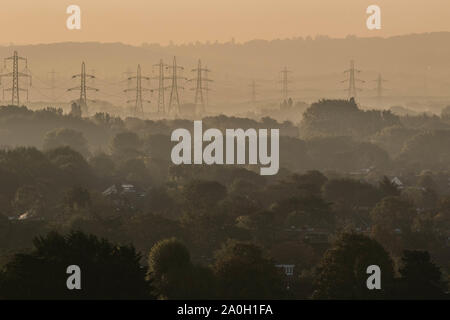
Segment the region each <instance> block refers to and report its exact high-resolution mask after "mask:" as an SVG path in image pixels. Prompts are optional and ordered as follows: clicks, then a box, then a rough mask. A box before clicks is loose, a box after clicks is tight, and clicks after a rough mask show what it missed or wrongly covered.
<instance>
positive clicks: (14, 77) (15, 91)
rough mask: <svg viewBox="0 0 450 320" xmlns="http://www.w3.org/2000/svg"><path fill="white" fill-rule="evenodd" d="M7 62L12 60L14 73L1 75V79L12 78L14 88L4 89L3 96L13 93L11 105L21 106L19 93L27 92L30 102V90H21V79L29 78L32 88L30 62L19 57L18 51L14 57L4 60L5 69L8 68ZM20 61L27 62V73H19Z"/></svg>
mask: <svg viewBox="0 0 450 320" xmlns="http://www.w3.org/2000/svg"><path fill="white" fill-rule="evenodd" d="M7 60H12V64H13V71H12V72H9V73H4V74H1V75H0V78H2V77H12V87H11V88H6V89H3V95H4V91H11V92H12V96H11V105H13V106H19V104H20V99H19V98H20V96H19V92H20V91H26V93H27V100H28V89H22V88H19V78H20V77H28V78H29V79H30V86H31V75H29V74H27V73H28V60H27V59H26V58H23V57H19V55H18V54H17V51H14V55H13V56H11V57H8V58H5V60H4V64H5V68H6V61H7ZM19 60H23V61H25V70H27V73H23V72H19Z"/></svg>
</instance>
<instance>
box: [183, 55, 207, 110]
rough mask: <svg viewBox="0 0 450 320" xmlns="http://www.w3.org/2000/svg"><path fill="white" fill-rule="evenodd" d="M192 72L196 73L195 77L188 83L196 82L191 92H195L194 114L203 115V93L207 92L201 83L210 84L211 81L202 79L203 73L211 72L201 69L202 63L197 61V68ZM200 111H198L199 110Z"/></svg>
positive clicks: (205, 78)
mask: <svg viewBox="0 0 450 320" xmlns="http://www.w3.org/2000/svg"><path fill="white" fill-rule="evenodd" d="M191 71H192V72H197V77H196V78H192V79H189V81H194V80H195V81H196V82H197V86H196V88H195V89H194V88H192V89H191V90H195V102H194V103H195V109H196V113H199V114H203V113H204V112H205V101H204V99H203V91H205V92H206V91H208V90H209V89H208V87H207V86H203V82H205V83H207V82H211V81H212V80H210V79H208V78H207V77H206V76H205V77H203V72H205V73H207V72H211V70H209V69H207V68H202V61H201V60H198V66H197V68H196V69H192V70H191ZM199 109H200V110H199Z"/></svg>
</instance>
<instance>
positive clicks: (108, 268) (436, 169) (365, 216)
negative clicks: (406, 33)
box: [0, 100, 450, 299]
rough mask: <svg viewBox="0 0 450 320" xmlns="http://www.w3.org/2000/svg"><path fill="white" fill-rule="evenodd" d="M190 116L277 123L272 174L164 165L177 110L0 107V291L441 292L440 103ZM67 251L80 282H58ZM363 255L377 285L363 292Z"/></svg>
mask: <svg viewBox="0 0 450 320" xmlns="http://www.w3.org/2000/svg"><path fill="white" fill-rule="evenodd" d="M203 126H204V130H205V129H206V128H208V127H214V128H218V129H222V130H224V129H225V128H244V129H245V128H280V133H281V138H280V171H279V173H278V175H276V176H261V175H259V170H256V168H253V167H251V166H223V165H222V166H218V165H215V166H187V165H181V166H175V165H173V164H172V163H171V160H170V152H171V148H172V146H173V145H174V143H172V142H171V141H170V135H171V132H172V130H174V129H176V128H188V129H189V128H192V121H190V120H160V121H151V120H142V119H137V118H127V119H120V118H115V117H111V116H110V115H108V114H100V113H99V114H96V115H95V116H93V117H91V118H79V117H75V116H73V115H70V114H69V115H66V114H63V113H62V111H61V110H59V109H50V108H49V109H46V110H40V111H30V110H28V109H26V108H25V107H21V108H18V107H12V106H7V107H1V108H0V128H1V129H0V145H3V146H4V147H3V148H2V150H1V151H0V268H1V270H2V271H1V273H0V297H2V298H55V297H60V298H167V299H177V298H184V299H196V298H227V299H233V298H243V299H244V298H250V299H251V298H262V299H278V298H290V299H307V298H318V299H336V298H341V299H342V298H344V299H371V298H445V297H446V295H445V293H446V292H447V290H448V287H447V280H448V279H449V272H450V243H449V236H450V175H449V170H450V168H449V166H450V162H449V161H447V158H449V157H450V149H449V148H448V145H449V144H448V143H447V141H449V140H450V120H449V118H448V117H446V115H445V114H443V115H442V117H437V116H435V117H431V116H426V115H418V116H414V117H412V116H409V117H399V116H396V115H394V114H392V113H390V112H388V111H376V110H368V111H364V110H361V109H359V108H358V106H357V105H356V104H355V102H354V101H353V100H350V101H346V100H322V101H319V102H317V103H314V104H313V105H311V107H309V108H308V109H307V110H306V111H305V113H304V117H303V120H302V122H301V123H297V124H295V123H291V122H283V123H278V122H276V121H275V120H273V119H271V118H263V119H261V120H260V121H255V120H250V119H245V118H233V117H225V116H216V117H208V118H204V119H203ZM77 263H78V264H79V265H80V267H81V268H82V269H83V270H84V269H86V270H89V271H86V274H85V276H83V281H84V282H83V283H85V285H86V287H85V290H82V292H81V293H77V292H76V291H68V290H67V289H66V287H65V279H66V277H67V274H66V272H65V271H66V270H65V268H66V267H67V266H68V265H70V264H77ZM372 264H376V265H379V266H380V267H381V270H382V279H383V280H382V281H383V282H382V284H383V285H382V290H372V291H369V290H367V288H366V279H367V277H368V275H367V274H366V268H367V266H368V265H372ZM289 265H295V267H294V270H293V274H292V275H291V274H290V273H289V272H288V274H286V272H284V271H285V270H284V268H285V267H286V268H287V267H288V266H289ZM277 266H278V267H277ZM283 266H284V267H283ZM36 274H39V276H36Z"/></svg>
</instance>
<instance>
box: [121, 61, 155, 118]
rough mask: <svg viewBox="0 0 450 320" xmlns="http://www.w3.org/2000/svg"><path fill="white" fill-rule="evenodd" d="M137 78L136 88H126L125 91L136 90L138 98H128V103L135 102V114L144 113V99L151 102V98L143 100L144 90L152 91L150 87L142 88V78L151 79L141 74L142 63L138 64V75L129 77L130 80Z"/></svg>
mask: <svg viewBox="0 0 450 320" xmlns="http://www.w3.org/2000/svg"><path fill="white" fill-rule="evenodd" d="M133 79H136V88H133V89H125V90H124V92H128V91H136V99H134V100H128V101H127V103H129V102H135V103H136V104H135V107H134V114H135V115H138V114H142V113H144V106H143V104H142V102H143V101H145V102H148V103H150V101H149V100H142V92H143V91H150V92H151V91H152V90H150V89H147V88H142V79H145V80H150V78H149V77H145V76H143V75H142V74H141V65H140V64H139V65H138V66H137V71H136V76H133V77H129V78H128V80H133Z"/></svg>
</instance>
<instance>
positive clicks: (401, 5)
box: [0, 0, 450, 45]
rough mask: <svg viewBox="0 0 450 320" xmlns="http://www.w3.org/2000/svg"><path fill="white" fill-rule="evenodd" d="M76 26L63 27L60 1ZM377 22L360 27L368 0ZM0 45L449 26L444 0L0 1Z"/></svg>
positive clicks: (449, 7) (386, 32)
mask: <svg viewBox="0 0 450 320" xmlns="http://www.w3.org/2000/svg"><path fill="white" fill-rule="evenodd" d="M70 4H77V5H79V6H80V7H81V10H82V30H80V31H69V30H67V29H66V19H67V17H68V15H67V14H66V7H67V6H68V5H70ZM371 4H378V5H379V6H380V7H381V10H382V29H381V30H379V31H369V30H367V28H366V24H365V21H366V18H367V15H366V13H365V11H366V8H367V6H369V5H371ZM0 10H1V11H0V44H8V43H11V42H12V43H15V44H29V43H33V44H35V43H49V42H62V41H102V42H124V43H129V44H135V45H139V44H141V43H143V42H148V43H154V42H159V43H162V44H167V43H168V42H169V41H170V40H172V41H173V42H175V43H188V42H195V41H197V40H199V41H201V42H205V41H207V40H209V41H215V40H218V41H219V42H224V41H229V40H230V39H231V38H232V37H234V38H235V39H236V41H237V42H243V41H247V40H252V39H268V40H270V39H275V38H290V37H297V36H308V35H311V36H315V35H318V34H322V35H329V36H332V37H345V36H346V35H348V34H355V35H358V36H391V35H398V34H405V33H422V32H432V31H450V0H69V1H67V0H1V5H0Z"/></svg>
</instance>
